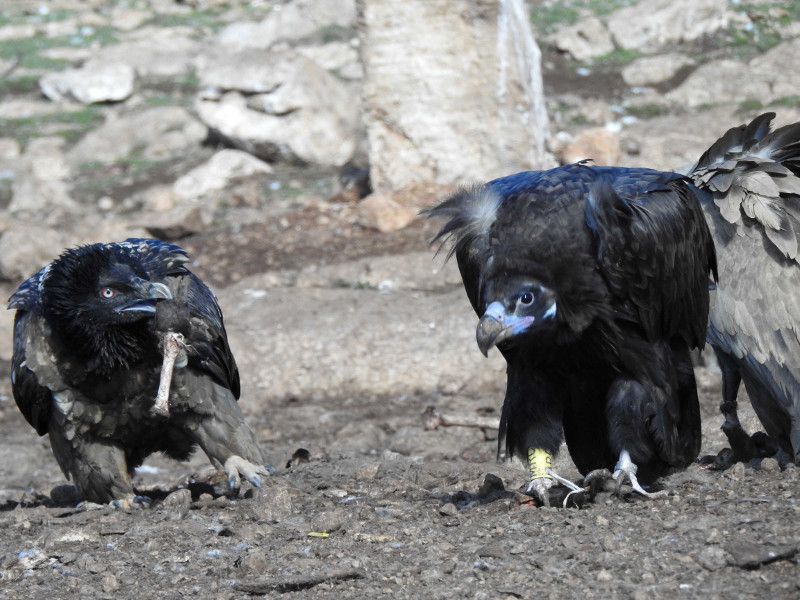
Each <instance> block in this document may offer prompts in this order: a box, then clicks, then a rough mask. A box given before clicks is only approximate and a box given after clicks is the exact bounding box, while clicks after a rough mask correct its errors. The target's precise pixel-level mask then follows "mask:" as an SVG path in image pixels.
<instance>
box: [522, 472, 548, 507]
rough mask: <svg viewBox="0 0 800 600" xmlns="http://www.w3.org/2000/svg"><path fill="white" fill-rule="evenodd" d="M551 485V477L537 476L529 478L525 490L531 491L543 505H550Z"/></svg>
mask: <svg viewBox="0 0 800 600" xmlns="http://www.w3.org/2000/svg"><path fill="white" fill-rule="evenodd" d="M551 487H553V479H552V478H551V477H537V478H536V479H531V482H530V483H529V484H528V487H527V488H526V489H525V491H526V492H528V493H532V494H533V495H534V497H535V498H536V499H537V500H538V501H539V502H541V503H542V504H543V505H544V506H550V488H551Z"/></svg>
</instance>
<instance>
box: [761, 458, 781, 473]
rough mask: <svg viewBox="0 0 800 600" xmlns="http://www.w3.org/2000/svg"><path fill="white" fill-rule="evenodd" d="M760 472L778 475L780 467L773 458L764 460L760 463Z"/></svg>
mask: <svg viewBox="0 0 800 600" xmlns="http://www.w3.org/2000/svg"><path fill="white" fill-rule="evenodd" d="M761 470H762V471H764V472H765V473H780V472H781V466H780V464H778V461H777V460H776V459H774V458H765V459H763V460H762V461H761Z"/></svg>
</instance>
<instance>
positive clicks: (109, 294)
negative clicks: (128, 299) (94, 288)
mask: <svg viewBox="0 0 800 600" xmlns="http://www.w3.org/2000/svg"><path fill="white" fill-rule="evenodd" d="M116 295H117V290H115V289H114V288H110V287H104V288H100V297H101V298H105V299H106V300H108V299H110V298H113V297H114V296H116Z"/></svg>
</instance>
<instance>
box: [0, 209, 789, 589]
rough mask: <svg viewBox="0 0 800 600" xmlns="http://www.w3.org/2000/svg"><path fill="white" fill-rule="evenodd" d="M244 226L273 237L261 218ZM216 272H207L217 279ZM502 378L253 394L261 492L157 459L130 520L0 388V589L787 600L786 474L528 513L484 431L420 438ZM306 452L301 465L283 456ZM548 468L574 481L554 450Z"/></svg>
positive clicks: (482, 402) (492, 436) (310, 244)
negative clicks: (452, 389) (430, 386)
mask: <svg viewBox="0 0 800 600" xmlns="http://www.w3.org/2000/svg"><path fill="white" fill-rule="evenodd" d="M303 210H306V209H303ZM304 215H305V216H304ZM307 216H308V215H307V211H306V213H303V214H295V215H292V216H291V217H290V219H297V220H298V221H300V220H303V219H304V218H305V217H307ZM313 223H314V220H313V219H306V221H305V224H306V228H305V229H303V231H305V233H304V234H303V235H297V236H295V237H292V236H287V237H283V238H279V239H281V240H282V241H280V242H278V241H274V242H272V243H273V245H274V247H273V248H272V250H271V252H272V253H273V254H272V255H274V256H276V257H278V258H277V259H276V261H277V262H276V263H275V264H273V265H271V266H272V267H289V266H291V264H289V263H281V262H280V256H290V255H291V256H293V259H292V260H297V259H298V257H303V256H304V255H306V258H307V259H308V260H312V259H313V253H314V252H317V254H319V251H318V249H317V250H314V247H315V241H318V240H319V237H318V236H315V232H314V226H313ZM328 225H329V223H327V222H326V229H327V228H328ZM262 227H267V226H266V225H264V226H262ZM426 227H427V225H420V226H418V227H414V228H411V229H408V230H406V231H405V232H404V233H398V234H397V236H396V237H394V238H389V239H390V243H389V244H388V245H386V246H385V248H388V250H387V251H393V252H399V253H402V252H404V251H406V250H408V249H411V248H414V249H416V250H418V249H419V247H418V245H416V244H418V241H419V239H420V237H421V236H425V235H426V234H427V231H426ZM248 231H249V234H248V239H252V240H259V239H260V240H262V243H263V244H266V245H269V244H270V242H269V241H268V240H269V239H270V236H269V235H266V233H265V232H264V231H263V230H261V231H259V229H258V227H255V226H254V227H253V228H251V229H249V230H248ZM320 235H321V234H320ZM378 235H379V234H369V233H367V232H363V231H362V232H361V233H359V234H358V236H359V240H358V242H357V243H354V244H348V245H344V246H343V248H344V247H346V248H348V250H347V252H349V253H351V254H352V256H349V255H348V257H349V258H357V257H358V256H359V255H360V254H361V252H379V251H380V250H379V248H381V247H384V246H382V245H381V243H380V242H379V239H378ZM273 239H276V238H273ZM386 239H387V238H383V240H384V241H385V240H386ZM200 242H201V240H191V239H190V240H187V243H186V244H185V245H187V247H191V246H192V245H193V244H200ZM253 243H256V242H255V241H254V242H253ZM278 244H283V246H281V247H278V246H277V245H278ZM202 246H203V247H205V248H216V250H215V252H217V253H218V256H216V257H215V258H216V260H209V261H207V262H206V261H204V262H206V264H213V265H219V264H220V261H222V263H224V262H225V260H227V261H228V262H229V263H231V262H235V261H234V260H233V258H234V257H233V256H228V257H225V256H223V254H224V251H223V250H221V248H228V249H229V250H228V252H237V251H238V250H237V248H240V247H241V246H240V245H234V244H228V245H225V244H219V245H214V244H210V243H207V241H205V243H203V244H202ZM358 248H361V249H360V250H359V249H358ZM282 253H283V254H282ZM269 255H270V251H269V250H265V251H264V252H262V253H261V254H259V256H262V257H264V256H269ZM340 258H341V257H340ZM245 262H246V261H245ZM240 264H242V263H240ZM201 268H202V267H201ZM223 272H224V270H219V269H217V270H216V271H215V269H214V268H212V269H209V270H207V271H206V272H203V275H204V276H205V277H208V278H209V279H210V280H214V281H217V282H218V283H222V282H223V280H224V276H223ZM3 291H4V292H6V291H8V290H3ZM228 319H229V321H230V319H231V317H230V316H229V317H228ZM697 375H698V381H699V383H700V388H701V394H702V395H701V401H702V408H703V417H704V431H703V433H704V443H703V453H710V452H716V451H717V450H719V449H720V448H722V447H723V446H724V445H725V440H724V437H723V436H722V434H721V432H720V431H719V429H718V427H719V424H720V422H721V418H720V417H719V414H718V411H717V405H718V402H719V397H720V384H719V375H718V374H717V373H715V372H714V371H712V370H710V369H707V368H705V367H698V369H697ZM243 376H244V377H247V374H244V375H243ZM503 385H504V382H503V381H502V378H499V380H498V382H497V389H496V390H495V391H494V392H493V393H492V394H491V395H480V396H477V395H476V396H470V395H469V393H470V392H469V386H467V387H466V388H465V390H464V392H463V393H461V394H460V395H458V394H457V395H454V396H447V397H435V396H431V395H425V394H420V393H414V392H411V391H409V393H408V394H401V395H397V396H393V397H342V398H333V399H331V398H328V399H325V400H323V399H315V398H293V399H290V400H286V401H283V402H280V403H276V402H272V403H270V402H267V403H264V405H263V406H261V407H259V409H258V410H257V411H255V412H253V411H251V414H248V418H249V420H250V422H251V425H252V426H253V428H254V429H255V431H256V432H257V434H258V436H259V439H260V440H261V442H262V443H263V445H264V448H265V449H266V451H267V455H268V456H269V457H270V459H271V460H272V463H273V464H274V466H275V467H276V468H277V474H276V475H275V476H274V477H273V478H271V479H270V480H269V481H267V482H265V483H264V485H263V487H262V488H261V489H255V488H252V487H250V486H249V485H246V486H244V487H243V489H242V490H240V493H239V495H238V496H237V497H235V498H231V497H228V496H227V495H226V493H225V489H224V487H223V484H222V482H221V481H220V480H219V478H218V477H217V476H216V475H215V472H214V471H213V469H209V468H208V465H207V461H206V459H205V457H204V456H203V455H202V453H200V454H199V455H196V456H195V457H193V459H192V460H191V461H190V462H189V463H188V464H181V463H177V462H173V461H169V460H166V459H163V458H160V457H157V456H156V457H152V458H151V459H150V460H148V461H147V462H146V463H145V468H144V469H141V470H140V471H139V472H138V473H137V475H136V478H135V485H136V486H137V489H138V490H139V492H140V493H142V494H145V495H147V496H149V497H150V498H152V502H151V506H150V507H149V508H146V509H142V510H134V511H132V512H130V513H126V512H122V511H119V510H114V509H112V508H110V507H106V506H87V505H80V504H78V498H76V491H75V489H74V488H72V487H71V486H69V485H66V481H65V480H64V478H63V476H62V475H61V473H60V471H59V470H58V467H57V465H56V463H55V460H54V459H53V457H52V455H51V453H50V448H49V443H48V441H47V438H37V436H36V435H35V433H34V432H33V430H32V429H31V428H30V427H29V426H28V425H27V424H26V423H25V422H24V420H23V418H22V416H21V415H20V414H19V412H18V411H17V409H16V406H15V405H14V402H13V399H11V398H10V390H9V384H8V381H7V380H3V382H2V386H3V387H2V396H0V482H1V483H0V530H2V532H3V534H2V537H0V597H1V598H15V599H16V598H20V599H21V598H42V597H48V596H49V597H54V598H62V597H72V598H74V597H84V598H115V599H118V600H123V599H133V598H178V597H189V598H221V599H234V598H248V597H251V596H253V595H267V596H272V597H277V596H280V595H282V594H296V595H297V597H303V598H306V597H309V598H363V597H389V596H391V597H393V598H421V597H424V598H452V597H473V598H530V597H533V595H534V594H545V595H547V596H548V597H551V598H571V597H575V596H580V597H584V598H612V597H622V598H626V597H630V598H680V597H685V598H694V597H699V596H704V597H708V598H753V597H756V596H758V595H762V594H769V596H770V597H771V598H797V597H799V596H800V576H799V573H798V569H797V566H796V561H795V557H796V552H797V551H798V548H800V525H798V519H797V514H798V511H799V510H800V508H798V503H797V489H798V483H799V478H800V471H798V469H796V468H789V469H788V470H786V471H783V472H781V471H780V470H779V469H778V467H777V463H775V462H774V461H766V462H765V465H764V468H763V469H762V470H760V471H755V470H753V469H751V468H749V467H748V468H746V467H744V465H737V466H736V467H735V468H733V469H731V470H729V471H727V472H724V473H719V472H713V471H708V470H705V469H702V468H700V467H699V466H697V465H693V466H691V467H690V468H689V469H688V470H686V471H685V472H683V473H678V474H675V475H673V476H671V477H669V478H667V479H666V480H664V481H663V487H664V488H665V489H666V490H667V491H668V495H667V497H665V498H661V499H656V500H646V499H643V498H641V497H638V496H632V495H630V494H629V493H623V495H622V496H614V495H611V494H609V493H601V494H599V495H598V496H597V497H596V498H595V500H594V502H591V503H588V504H587V505H585V506H584V508H582V509H580V510H578V509H574V508H573V509H564V508H537V507H535V506H532V505H530V504H526V503H525V502H524V500H525V499H526V498H525V497H523V496H521V495H520V494H519V493H517V490H519V489H521V488H522V487H523V486H524V485H525V483H526V481H525V470H524V468H523V467H522V465H521V464H520V463H499V462H497V461H496V459H495V452H496V431H493V430H486V431H484V430H481V429H476V428H465V427H450V428H440V429H437V430H433V431H426V430H425V429H424V427H423V421H422V414H423V412H424V410H425V408H426V407H427V406H436V407H437V408H438V409H439V410H441V411H442V412H448V413H457V414H471V415H483V416H495V417H496V416H497V410H498V409H499V406H500V403H501V401H502V393H503ZM249 406H252V400H251V403H250V404H249ZM752 419H753V417H752V413H751V414H750V418H749V421H748V420H745V422H746V423H748V422H749V423H750V424H751V425H752V423H753V420H752ZM300 449H305V450H307V451H308V452H307V456H308V457H309V460H308V461H302V460H300V459H299V458H295V459H294V460H293V458H292V457H293V455H294V454H295V453H296V451H298V450H300ZM297 454H298V455H299V454H303V453H302V452H300V453H297ZM557 465H558V466H559V470H561V471H562V474H564V475H567V476H570V477H575V476H577V472H576V471H575V470H574V467H572V465H571V463H569V461H568V455H567V453H566V451H564V452H563V453H562V457H561V461H560V462H559V463H557ZM623 491H624V492H626V491H627V490H625V489H623Z"/></svg>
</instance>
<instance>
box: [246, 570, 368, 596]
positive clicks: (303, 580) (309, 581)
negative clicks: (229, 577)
mask: <svg viewBox="0 0 800 600" xmlns="http://www.w3.org/2000/svg"><path fill="white" fill-rule="evenodd" d="M366 577H367V573H366V572H365V571H364V569H341V570H333V571H323V572H321V573H315V574H313V575H301V576H300V577H295V578H292V579H282V580H274V579H273V580H268V581H267V580H264V579H254V580H252V581H242V582H239V583H236V584H234V586H233V589H235V590H236V591H238V592H245V593H247V594H253V595H264V594H269V593H270V592H296V591H299V590H307V589H309V588H312V587H314V586H315V585H319V584H320V583H328V582H336V581H347V580H349V579H365V578H366Z"/></svg>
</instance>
